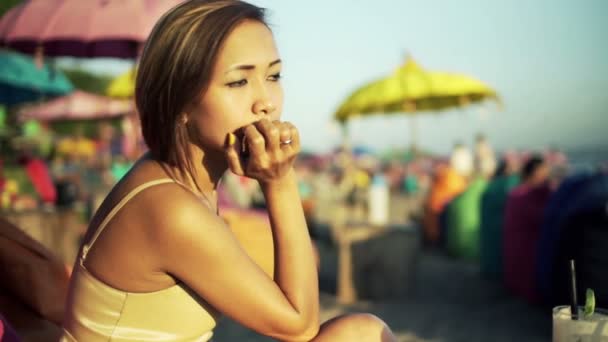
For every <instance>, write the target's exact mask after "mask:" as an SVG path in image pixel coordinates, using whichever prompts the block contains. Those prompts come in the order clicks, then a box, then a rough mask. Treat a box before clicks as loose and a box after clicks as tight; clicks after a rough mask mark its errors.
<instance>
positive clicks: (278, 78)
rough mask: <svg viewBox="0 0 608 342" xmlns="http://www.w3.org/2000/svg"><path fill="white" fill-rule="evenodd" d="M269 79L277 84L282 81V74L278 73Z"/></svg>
mask: <svg viewBox="0 0 608 342" xmlns="http://www.w3.org/2000/svg"><path fill="white" fill-rule="evenodd" d="M268 79H269V80H270V81H273V82H277V81H279V80H280V79H281V73H280V72H278V73H276V74H274V75H270V76H269V77H268Z"/></svg>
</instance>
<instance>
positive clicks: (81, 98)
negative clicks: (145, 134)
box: [18, 90, 134, 121]
mask: <svg viewBox="0 0 608 342" xmlns="http://www.w3.org/2000/svg"><path fill="white" fill-rule="evenodd" d="M133 110H134V106H133V101H132V100H117V99H112V98H109V97H105V96H100V95H94V94H89V93H86V92H83V91H80V90H77V91H74V92H73V93H71V94H70V95H66V96H62V97H58V98H56V99H54V100H51V101H48V102H45V103H42V104H39V105H34V106H30V107H25V108H23V109H22V110H21V111H20V112H19V114H18V117H19V120H20V121H25V120H29V119H34V120H40V121H58V120H94V119H105V118H113V117H117V116H121V115H125V114H128V113H130V112H132V111H133Z"/></svg>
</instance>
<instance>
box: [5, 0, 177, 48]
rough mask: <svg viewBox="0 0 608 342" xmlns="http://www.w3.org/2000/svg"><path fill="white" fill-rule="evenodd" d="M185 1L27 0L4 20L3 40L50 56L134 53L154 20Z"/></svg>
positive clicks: (8, 43) (7, 14)
mask: <svg viewBox="0 0 608 342" xmlns="http://www.w3.org/2000/svg"><path fill="white" fill-rule="evenodd" d="M182 1H183V0H26V1H24V2H22V3H21V4H19V5H17V6H15V7H14V8H12V9H11V10H9V11H8V12H6V14H5V15H4V16H3V17H2V18H1V19H0V42H2V44H3V45H5V46H9V47H12V48H14V49H16V50H19V51H21V52H25V53H29V54H34V53H36V52H37V51H40V49H39V48H42V49H43V50H44V54H45V55H47V56H73V57H118V58H135V57H137V55H138V52H139V50H140V48H141V46H142V44H143V43H144V42H145V40H146V39H147V37H148V35H149V34H150V31H151V30H152V27H153V26H154V24H155V23H156V21H157V20H158V19H159V18H160V17H161V16H162V14H164V13H165V12H167V11H168V10H169V9H170V8H172V7H174V6H175V5H177V4H179V3H180V2H182Z"/></svg>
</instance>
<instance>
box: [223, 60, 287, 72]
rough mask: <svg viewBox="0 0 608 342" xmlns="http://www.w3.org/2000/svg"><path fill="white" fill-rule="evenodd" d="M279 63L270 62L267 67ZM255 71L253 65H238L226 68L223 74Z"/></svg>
mask: <svg viewBox="0 0 608 342" xmlns="http://www.w3.org/2000/svg"><path fill="white" fill-rule="evenodd" d="M279 63H281V60H280V59H277V60H275V61H272V62H270V63H269V64H268V67H271V66H273V65H276V64H279ZM254 69H255V65H253V64H238V65H234V66H231V67H230V68H228V70H226V72H225V74H227V73H229V72H231V71H233V70H254Z"/></svg>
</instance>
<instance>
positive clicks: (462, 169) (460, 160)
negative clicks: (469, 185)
mask: <svg viewBox="0 0 608 342" xmlns="http://www.w3.org/2000/svg"><path fill="white" fill-rule="evenodd" d="M450 168H451V169H452V170H454V171H455V172H457V173H458V174H459V175H461V176H462V177H464V178H466V179H469V178H470V177H471V175H472V174H473V170H474V161H473V154H472V153H471V150H470V149H469V148H468V147H466V146H465V145H464V144H463V143H462V142H456V143H455V144H454V148H453V149H452V154H451V156H450Z"/></svg>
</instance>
